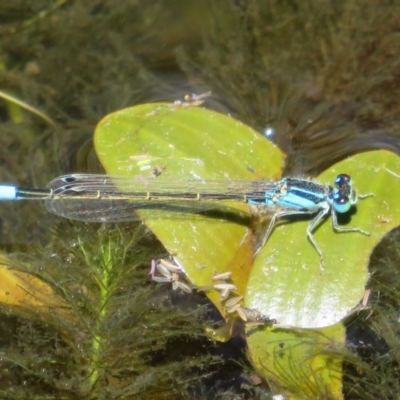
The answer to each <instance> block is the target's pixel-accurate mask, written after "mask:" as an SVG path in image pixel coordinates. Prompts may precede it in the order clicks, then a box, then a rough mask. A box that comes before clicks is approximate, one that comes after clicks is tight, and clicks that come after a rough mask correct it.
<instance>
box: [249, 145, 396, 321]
mask: <svg viewBox="0 0 400 400" xmlns="http://www.w3.org/2000/svg"><path fill="white" fill-rule="evenodd" d="M339 173H347V174H349V175H350V176H351V177H352V178H353V182H354V187H355V189H356V191H357V193H359V194H360V195H365V194H373V196H369V197H366V198H363V199H360V200H359V201H358V203H357V209H356V212H355V213H354V214H353V215H352V216H351V219H350V220H349V221H348V224H346V225H343V226H352V227H357V228H360V229H363V230H365V231H367V232H369V233H370V235H369V236H366V235H364V234H362V233H359V232H340V233H338V232H335V231H334V230H333V228H332V223H331V218H328V219H327V220H325V221H324V223H322V224H321V226H320V227H319V228H318V229H317V230H316V231H315V234H314V236H315V239H316V240H317V242H318V244H319V246H320V248H321V250H322V253H323V257H324V262H325V268H324V269H321V267H320V263H319V256H318V254H317V252H316V251H315V249H314V248H313V246H312V245H311V243H310V242H309V240H308V239H307V235H306V229H307V226H308V224H309V220H306V221H299V222H296V223H287V224H282V225H281V226H277V227H276V228H275V230H274V232H273V234H272V236H271V238H270V239H269V240H268V242H267V244H266V246H265V247H264V248H263V249H262V251H260V253H259V255H258V256H257V258H256V260H255V262H254V265H253V268H252V270H251V276H250V278H249V281H248V285H247V293H246V298H245V303H246V306H248V307H250V308H255V309H257V310H258V311H260V312H261V313H263V314H267V315H270V316H271V317H273V318H276V319H277V320H278V321H279V323H282V324H286V325H292V326H295V327H302V328H318V327H324V326H329V325H333V324H335V323H336V322H338V321H340V320H342V319H343V318H344V317H345V316H346V315H348V313H349V312H350V311H351V310H352V309H353V308H354V307H356V305H357V304H358V302H359V301H360V300H361V299H362V297H363V295H364V289H365V285H366V283H367V280H368V277H369V275H368V261H369V257H370V254H371V251H372V250H373V248H374V247H375V246H376V245H377V243H379V241H380V240H381V239H382V238H383V236H384V235H385V234H386V233H387V232H388V231H390V230H391V229H393V228H395V227H397V226H398V225H399V224H400V203H399V201H398V200H397V199H398V195H397V192H399V191H400V185H399V183H400V163H399V158H398V156H397V155H395V154H394V153H391V152H388V151H384V150H380V151H371V152H367V153H362V154H357V155H355V156H353V157H351V158H348V159H346V160H344V161H342V162H340V163H338V164H335V165H334V166H333V167H332V168H330V169H329V170H328V171H325V172H324V173H323V174H321V175H320V176H319V177H318V181H319V182H323V183H326V184H329V183H331V182H333V180H334V178H335V177H336V175H338V174H339Z"/></svg>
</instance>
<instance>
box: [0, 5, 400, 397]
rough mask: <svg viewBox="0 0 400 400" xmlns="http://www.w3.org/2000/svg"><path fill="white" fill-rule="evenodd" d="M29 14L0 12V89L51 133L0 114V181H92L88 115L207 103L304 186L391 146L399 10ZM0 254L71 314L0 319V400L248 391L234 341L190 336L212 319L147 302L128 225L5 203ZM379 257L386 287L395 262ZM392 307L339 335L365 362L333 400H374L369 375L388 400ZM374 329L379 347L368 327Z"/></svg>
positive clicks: (227, 8) (182, 8)
mask: <svg viewBox="0 0 400 400" xmlns="http://www.w3.org/2000/svg"><path fill="white" fill-rule="evenodd" d="M28 3H29V5H27V2H25V1H22V0H21V1H13V2H2V3H0V35H1V40H0V46H1V53H0V54H1V56H0V60H1V64H0V66H1V68H0V82H1V85H0V89H1V90H4V91H6V92H8V93H11V94H14V95H15V96H17V97H18V98H20V99H22V100H23V101H25V102H27V103H29V104H30V105H31V106H33V107H35V108H38V109H40V110H41V111H42V112H44V113H45V114H46V115H47V116H49V117H50V118H51V119H52V120H53V121H54V123H55V126H52V125H49V124H48V123H46V122H45V121H44V120H43V119H41V118H39V117H37V116H35V115H33V114H31V113H29V112H26V111H22V112H21V110H20V109H19V108H17V107H15V106H13V105H12V104H11V103H8V102H6V101H2V100H0V124H1V125H0V126H1V135H0V155H1V157H0V178H1V179H0V180H1V181H7V182H18V183H20V184H21V185H27V186H33V185H35V186H42V185H45V184H46V183H47V182H48V181H49V180H51V179H52V178H54V177H55V176H57V175H59V174H62V173H71V172H87V171H88V172H98V171H101V166H100V165H99V163H98V161H97V159H96V156H95V153H94V151H93V148H92V143H91V138H92V135H93V130H94V127H95V125H96V124H97V122H98V121H99V120H100V119H101V118H102V117H103V116H105V115H107V114H108V113H110V112H112V111H115V110H118V109H121V108H125V107H128V106H132V105H135V104H139V103H145V102H151V101H156V100H157V101H158V100H168V101H171V100H176V99H181V98H182V97H183V95H184V94H186V93H203V92H207V91H209V90H211V91H212V92H213V96H212V98H211V99H210V100H209V101H207V103H206V106H207V107H208V108H211V109H215V110H218V111H221V112H229V113H230V114H231V115H232V116H234V117H235V118H237V119H239V120H241V121H243V122H245V123H247V124H249V125H250V126H252V127H253V128H254V129H256V130H258V131H259V132H260V134H262V132H265V131H266V129H268V132H269V134H270V135H269V136H270V138H271V140H273V141H274V142H275V143H276V144H278V145H279V146H280V147H281V149H282V150H283V151H284V152H285V153H286V154H287V155H288V157H287V164H286V171H285V172H286V173H292V174H299V173H302V174H316V173H318V172H320V171H322V170H324V169H325V168H327V167H329V166H330V165H332V164H333V163H334V162H336V161H338V160H341V159H343V158H345V157H347V156H349V155H351V154H355V153H358V152H360V151H366V150H370V149H389V150H391V151H394V152H396V153H398V152H399V150H400V133H399V132H400V130H399V117H398V116H399V115H400V113H399V111H400V105H399V104H400V103H399V102H398V93H399V86H400V79H399V71H400V68H399V63H400V58H399V56H398V54H400V52H399V47H400V41H399V37H398V31H399V21H398V15H399V11H400V2H399V1H383V2H379V4H378V3H376V4H372V3H371V4H367V3H366V2H362V1H358V0H352V1H334V0H332V1H323V2H321V1H317V0H314V1H311V0H308V1H301V0H298V1H279V2H278V1H268V2H261V1H228V0H223V1H219V2H212V1H211V0H210V1H205V0H204V1H202V0H192V1H191V2H185V1H178V0H169V1H166V0H164V1H153V2H145V1H139V0H137V1H134V0H123V1H118V2H114V1H111V0H108V1H107V0H104V1H101V0H97V1H96V0H78V1H69V0H59V1H50V0H40V1H35V2H28ZM132 237H133V238H134V240H135V242H134V243H135V246H132V242H131V241H132ZM396 243H398V242H396V240H395V239H393V240H392V241H390V240H389V242H388V244H387V246H386V247H385V249H387V248H391V247H396ZM0 251H1V252H2V253H3V254H4V255H5V256H6V257H8V258H7V260H8V261H7V262H6V264H7V265H11V264H12V263H15V264H12V265H14V266H18V268H22V269H24V270H26V271H28V272H30V273H33V274H34V275H35V276H38V277H40V279H42V280H44V281H45V282H46V283H48V284H49V285H50V287H51V288H53V289H54V290H55V293H57V294H58V295H60V296H61V297H62V298H63V299H65V301H66V303H65V304H67V305H68V307H70V308H71V309H72V310H73V315H74V316H73V317H71V318H70V319H69V318H67V317H66V316H65V315H64V316H60V315H50V316H49V315H45V316H43V315H41V316H40V318H38V315H40V313H39V312H38V310H37V308H38V305H37V304H35V303H34V302H30V301H28V305H25V306H20V307H17V308H15V307H12V306H11V305H7V306H3V307H2V308H1V310H2V312H3V314H2V316H3V317H2V323H1V330H2V335H1V336H2V337H3V339H2V341H1V346H2V349H1V350H0V351H1V352H2V354H4V357H3V356H1V357H0V359H1V360H0V362H1V363H2V368H1V369H2V371H3V372H2V373H1V377H0V398H1V397H3V398H34V396H37V397H40V395H46V396H49V397H47V398H68V399H69V398H82V397H88V398H89V397H91V398H119V397H121V398H122V397H124V398H135V399H136V398H144V399H146V398H160V399H161V398H162V399H167V398H168V399H175V398H188V397H189V396H192V397H195V398H217V396H220V397H218V398H234V397H232V396H234V395H237V396H241V397H237V398H257V396H261V393H264V386H261V387H260V386H259V387H255V386H252V384H251V383H250V382H251V380H250V376H251V373H249V372H248V371H247V370H246V371H245V372H244V370H243V369H242V368H238V366H237V363H236V362H235V361H239V363H242V364H244V363H245V362H246V361H245V357H244V356H243V355H242V349H243V343H242V342H241V341H240V339H237V341H238V342H239V344H238V343H236V342H233V343H232V342H231V343H229V344H226V345H222V346H220V347H217V348H215V346H214V344H212V342H210V341H208V339H207V338H205V336H204V334H203V332H204V331H203V329H202V325H201V324H202V322H199V321H203V320H204V318H206V317H209V316H210V315H209V314H210V313H212V311H210V310H209V309H208V308H207V311H206V312H204V311H202V312H199V311H196V305H197V304H199V303H201V302H203V301H204V299H199V298H197V297H196V298H195V300H189V299H188V298H187V297H183V298H180V297H179V296H178V298H175V297H174V296H176V293H174V294H173V296H172V298H171V294H170V290H169V288H165V290H164V289H157V290H156V292H155V291H154V286H153V285H150V284H149V282H148V278H147V276H146V273H147V265H148V263H149V260H150V259H151V258H154V257H158V256H161V255H163V254H164V253H163V249H162V247H161V246H160V245H159V244H158V242H157V241H156V240H155V238H153V237H152V236H151V235H150V234H149V233H148V232H146V230H145V229H144V228H143V227H140V226H139V227H138V226H136V225H135V226H133V225H121V226H110V227H108V228H104V227H99V226H86V225H83V224H73V223H70V222H69V221H60V220H59V219H58V218H57V217H55V216H50V215H48V214H47V213H46V212H45V211H44V209H43V207H42V205H41V204H27V203H23V202H18V203H14V204H6V203H4V204H1V208H0ZM382 254H383V255H381V256H380V257H378V259H379V260H382V259H385V260H386V258H385V257H386V255H387V254H388V253H387V251H386V250H383V251H382ZM387 257H388V258H387V260H386V261H385V267H386V268H389V270H390V271H393V275H391V276H393V277H394V278H393V280H395V282H392V284H393V287H397V281H398V278H397V273H395V272H396V270H397V269H396V260H398V257H397V255H396V254H395V253H394V254H393V253H391V255H390V256H387ZM10 260H11V261H12V262H11V261H10ZM376 262H378V261H376ZM111 264H112V265H113V268H109V266H110V265H111ZM94 265H97V267H94ZM99 265H101V267H99ZM96 268H97V269H96ZM374 268H378V267H373V266H371V270H374ZM105 270H106V271H108V272H107V273H104V271H105ZM2 281H3V282H5V276H3V279H2ZM382 281H383V282H385V283H386V281H387V277H383V278H382ZM375 284H376V285H377V287H380V286H379V282H378V283H375ZM389 286H390V285H389ZM387 287H388V285H386V286H385V288H387ZM0 288H1V290H3V289H4V288H3V287H1V286H0ZM138 288H140V289H138ZM4 290H7V289H4ZM390 293H392V294H391V296H387V297H390V301H389V300H388V299H387V298H386V299H385V302H384V303H383V305H382V304H381V303H379V301H378V300H379V299H377V303H378V304H379V305H380V306H381V307H383V310H384V311H382V310H379V309H378V310H375V314H373V316H372V317H371V319H370V320H369V322H368V321H367V322H366V324H367V326H368V328H365V329H364V330H361V331H360V330H358V331H357V330H355V332H356V334H353V333H352V335H353V336H351V335H350V334H349V337H350V339H349V343H350V344H351V346H353V347H354V346H355V347H357V348H358V347H359V346H356V345H355V344H357V343H360V342H363V343H365V341H366V340H367V339H368V338H370V337H372V339H371V343H373V345H371V346H370V347H368V349H370V348H372V350H371V351H368V352H363V351H362V350H361V351H359V353H361V355H362V356H363V357H364V360H365V362H366V365H364V366H361V364H360V366H356V368H350V369H349V372H348V373H349V374H350V375H351V376H350V378H349V379H348V383H347V386H346V387H345V391H346V393H348V398H376V397H374V396H375V391H374V382H380V381H381V379H380V376H381V375H380V374H385V375H386V376H389V377H390V379H388V381H390V385H388V387H387V388H381V392H380V395H382V393H384V395H382V398H392V395H393V393H395V392H396V391H397V389H398V384H397V385H396V383H395V382H396V379H397V375H396V371H397V365H398V356H397V354H398V344H397V341H396V340H393V337H394V338H397V337H398V336H397V331H396V328H395V322H396V318H395V316H394V313H391V312H388V310H391V311H392V310H393V309H396V308H397V307H398V303H399V299H398V298H397V297H396V295H395V294H394V293H395V291H391V292H390ZM99 299H101V300H99ZM188 302H190V305H188V306H185V307H183V306H182V304H186V303H188ZM99 304H100V305H101V306H99ZM160 305H163V306H165V308H163V309H162V310H160V308H159V306H160ZM206 307H208V306H206ZM102 313H103V314H102ZM99 315H100V316H101V318H100V317H99ZM385 315H386V316H387V318H386V319H385V318H384V316H385ZM374 317H376V318H375V319H374ZM382 318H383V321H384V322H382V323H381V325H382V324H385V326H386V327H387V329H386V337H385V339H383V338H382V335H383V334H382V332H379V330H378V329H377V327H376V320H379V321H381V319H382ZM363 324H364V322H363ZM368 324H369V325H368ZM193 326H198V328H196V329H194V328H193ZM178 328H179V329H178ZM366 330H368V335H365V337H364V332H366ZM370 330H371V331H372V332H373V334H371V335H372V336H370ZM352 332H353V331H352ZM376 332H378V333H376ZM391 338H392V340H390V339H391ZM364 339H365V340H364ZM99 343H100V344H99ZM160 354H163V356H160ZM378 355H379V356H378ZM230 358H231V359H234V361H233V362H232V361H229V359H230ZM371 360H373V361H371ZM382 360H383V361H382ZM360 370H361V372H360ZM183 371H184V372H183ZM366 371H367V372H366ZM357 379H359V380H357ZM265 387H266V386H265ZM353 387H356V388H357V390H356V391H353V392H352V388H353ZM365 388H367V389H365ZM364 389H365V390H364ZM265 390H266V391H267V389H265ZM352 393H353V395H352ZM354 393H356V394H355V395H354ZM360 393H361V394H360ZM10 396H11V397H10ZM12 396H14V397H12ZM51 396H53V397H51ZM118 396H119V397H118ZM352 396H353V397H352ZM357 396H359V397H357Z"/></svg>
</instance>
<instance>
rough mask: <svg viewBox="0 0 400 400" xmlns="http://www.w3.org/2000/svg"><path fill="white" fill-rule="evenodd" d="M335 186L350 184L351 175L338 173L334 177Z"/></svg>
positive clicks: (340, 186)
mask: <svg viewBox="0 0 400 400" xmlns="http://www.w3.org/2000/svg"><path fill="white" fill-rule="evenodd" d="M334 182H335V186H336V187H337V188H338V189H340V188H342V187H343V186H344V185H350V184H351V177H350V176H349V175H347V174H340V175H338V176H337V177H336V179H335V181H334Z"/></svg>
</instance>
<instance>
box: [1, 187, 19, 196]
mask: <svg viewBox="0 0 400 400" xmlns="http://www.w3.org/2000/svg"><path fill="white" fill-rule="evenodd" d="M16 198H17V188H16V187H15V186H11V185H10V186H8V185H0V200H15V199H16Z"/></svg>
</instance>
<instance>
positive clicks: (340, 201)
mask: <svg viewBox="0 0 400 400" xmlns="http://www.w3.org/2000/svg"><path fill="white" fill-rule="evenodd" d="M351 206H352V202H351V201H350V199H349V197H348V196H346V195H344V194H342V193H340V192H339V193H336V194H335V195H334V196H333V208H334V209H335V211H336V212H338V213H341V214H343V213H345V212H347V211H349V210H350V208H351Z"/></svg>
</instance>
